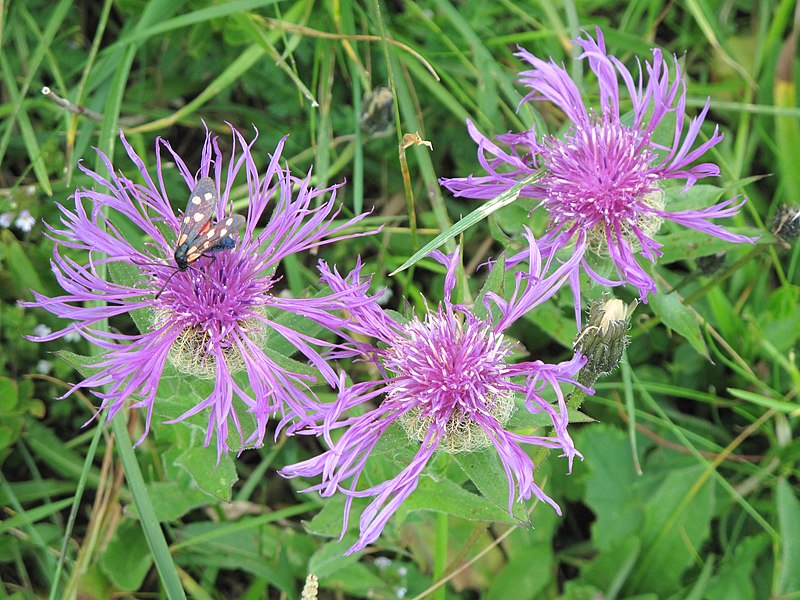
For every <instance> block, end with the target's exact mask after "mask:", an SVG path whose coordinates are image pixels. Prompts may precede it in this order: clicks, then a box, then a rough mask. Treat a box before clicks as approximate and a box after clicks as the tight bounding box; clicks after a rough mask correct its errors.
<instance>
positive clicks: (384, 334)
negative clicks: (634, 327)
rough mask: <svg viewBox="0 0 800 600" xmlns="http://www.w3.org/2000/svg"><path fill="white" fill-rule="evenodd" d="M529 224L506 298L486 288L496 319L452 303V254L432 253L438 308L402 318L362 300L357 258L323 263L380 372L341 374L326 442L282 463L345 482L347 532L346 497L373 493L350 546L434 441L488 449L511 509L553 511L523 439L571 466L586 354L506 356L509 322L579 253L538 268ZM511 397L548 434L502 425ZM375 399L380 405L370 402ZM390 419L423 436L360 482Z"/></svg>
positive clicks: (403, 488)
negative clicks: (410, 452)
mask: <svg viewBox="0 0 800 600" xmlns="http://www.w3.org/2000/svg"><path fill="white" fill-rule="evenodd" d="M528 235H529V236H530V237H529V241H530V242H531V243H530V252H529V256H528V258H529V270H528V272H525V273H523V272H521V271H520V272H518V273H517V275H516V286H515V289H514V291H513V293H512V295H511V299H510V300H508V301H506V300H504V299H502V298H501V297H499V296H497V295H495V294H493V293H487V294H486V298H485V304H486V307H487V308H489V307H490V306H491V305H492V304H493V305H494V307H495V308H496V309H498V310H497V313H498V316H497V317H496V318H492V317H491V316H488V317H485V318H484V317H479V316H476V315H475V314H474V313H473V312H472V311H470V309H469V308H468V307H467V306H465V305H461V304H454V303H453V302H452V300H451V295H452V292H453V289H454V287H455V283H456V282H455V270H456V266H457V264H458V258H457V253H456V254H454V255H452V256H450V257H444V255H442V254H441V253H438V252H437V253H434V256H435V257H436V258H437V259H438V260H440V261H441V262H443V263H444V264H445V265H446V266H447V275H446V278H445V285H444V301H443V302H442V303H441V304H440V305H439V306H438V307H437V308H435V309H434V308H430V307H429V308H428V311H427V315H426V316H425V317H424V318H420V317H417V316H412V318H411V319H410V321H408V322H407V323H399V322H397V321H396V320H395V319H394V318H393V317H392V316H390V314H389V313H387V312H385V311H384V310H383V309H382V308H380V306H379V305H378V304H377V302H372V303H370V304H364V303H362V302H359V300H358V299H359V298H360V297H362V296H363V295H365V293H366V288H367V287H368V286H369V281H367V280H362V279H361V277H360V269H361V267H360V265H359V266H357V267H356V269H355V270H354V271H353V272H352V273H351V274H350V275H349V276H347V277H342V276H340V275H339V273H338V272H336V271H335V270H333V271H331V270H330V269H328V268H327V267H326V266H325V265H323V266H322V271H323V281H324V282H326V283H327V284H328V285H329V286H330V287H331V289H332V290H333V292H334V293H335V294H339V295H342V294H346V293H347V291H348V290H352V293H353V301H352V305H353V309H352V311H351V312H352V320H351V322H350V324H348V327H349V328H350V329H351V330H352V331H353V332H354V333H357V334H360V335H361V336H370V337H371V338H373V339H374V340H375V343H374V344H372V343H367V342H356V348H357V350H356V351H355V352H356V353H358V354H359V355H361V356H364V357H367V358H368V360H370V361H373V362H374V363H375V364H376V366H377V368H378V371H379V373H380V377H379V379H378V380H377V381H365V382H358V383H355V384H353V385H350V386H346V385H345V383H344V375H342V384H341V386H340V392H339V396H338V399H337V400H336V401H335V402H333V403H331V404H328V405H325V407H324V409H323V410H322V411H321V413H320V417H319V420H320V424H319V425H318V426H317V427H316V428H314V429H313V430H312V433H316V434H318V435H319V434H321V435H322V437H323V439H324V440H325V443H326V444H327V446H328V448H329V449H328V450H327V451H326V452H324V453H323V454H321V455H320V456H317V457H315V458H312V459H309V460H306V461H304V462H301V463H298V464H295V465H290V466H287V467H285V468H284V469H283V470H282V471H281V472H282V474H283V475H285V476H287V477H316V476H319V475H321V476H322V482H321V483H319V484H317V485H314V486H313V487H310V488H308V490H306V491H311V490H316V491H319V492H320V494H321V495H322V496H332V495H334V494H335V493H336V492H341V493H342V494H344V495H345V496H346V504H345V517H344V523H343V529H342V534H343V535H344V532H345V531H346V529H347V524H348V519H349V513H350V510H351V504H352V501H353V498H357V497H367V498H373V500H372V502H371V503H370V504H369V505H368V506H367V507H366V509H365V510H364V512H363V513H362V514H361V518H360V536H359V539H358V541H357V542H356V543H355V544H354V545H353V546H352V547H351V548H350V549H349V550H348V553H351V552H355V551H358V550H361V549H363V548H364V547H365V546H366V545H368V544H370V543H372V542H374V541H375V540H376V539H377V538H378V536H379V535H380V534H381V531H382V530H383V528H384V526H385V525H386V523H387V521H388V520H389V518H390V517H391V516H392V515H393V514H394V513H395V511H396V510H397V509H398V507H399V506H400V505H401V504H402V503H403V501H404V500H405V499H406V498H407V497H408V496H409V494H411V493H412V492H413V491H414V489H415V488H416V486H417V483H418V481H419V477H420V474H421V473H422V471H423V469H424V468H425V466H426V464H427V463H428V461H429V460H430V459H431V456H432V455H433V454H434V452H436V450H437V449H439V450H443V451H446V452H450V453H456V452H464V451H472V450H479V449H483V448H488V447H492V448H494V450H495V451H496V452H497V453H498V456H499V457H500V460H501V462H502V465H503V468H504V469H505V472H506V475H507V477H508V491H509V498H508V501H509V511H511V510H512V508H513V503H514V502H515V501H522V500H526V499H528V498H530V497H531V495H533V496H535V497H536V498H539V499H540V500H543V501H545V502H547V503H548V504H550V505H552V506H553V507H555V509H556V510H557V511H559V508H558V506H557V505H556V504H555V502H554V501H553V500H552V499H550V498H549V497H548V496H547V495H546V494H545V493H544V492H543V491H542V490H541V489H540V488H539V487H538V486H537V485H536V483H534V480H533V470H534V465H533V462H532V460H531V459H530V457H529V456H528V454H526V453H525V451H524V450H523V448H522V447H521V446H520V445H524V444H532V445H536V446H543V447H547V448H558V449H560V450H561V451H562V452H563V455H564V456H566V457H567V458H568V460H569V465H570V468H571V465H572V459H573V457H574V456H575V455H576V454H578V453H577V451H576V450H575V447H574V445H573V443H572V439H571V438H570V436H569V434H568V433H567V425H568V416H567V409H566V405H565V401H564V397H563V395H562V392H561V389H560V384H562V383H574V381H573V379H572V378H573V376H574V375H575V374H576V373H577V372H578V371H579V370H580V368H581V366H582V365H583V363H584V361H585V359H583V357H581V356H580V355H577V354H576V355H575V356H574V357H573V358H572V359H571V360H569V361H567V362H562V363H560V364H546V363H544V362H542V361H539V360H533V361H524V362H513V361H512V360H511V354H512V348H511V344H510V342H509V341H508V340H507V339H506V338H505V336H504V332H505V331H506V330H507V329H508V328H509V327H510V326H511V325H512V324H513V323H514V322H516V321H517V320H518V319H519V318H520V317H521V316H522V315H523V314H525V313H526V312H527V311H529V310H531V309H533V308H534V307H536V306H538V305H539V304H541V303H542V302H544V301H545V300H547V299H548V298H550V297H551V296H552V295H553V294H554V293H555V292H556V290H557V289H558V288H559V287H560V286H561V285H562V284H563V283H564V281H565V280H566V278H567V277H569V274H570V272H571V270H573V269H574V268H575V263H576V262H577V260H578V259H577V258H575V259H573V260H571V261H568V262H567V263H565V264H563V265H560V266H559V268H558V269H556V270H555V271H554V272H553V273H552V274H550V275H545V273H546V272H547V270H548V268H549V265H550V261H547V264H542V261H541V257H540V255H539V252H538V250H537V248H536V246H535V244H534V243H533V236H532V235H531V234H530V232H528ZM490 312H491V311H490ZM354 337H357V336H354ZM359 339H363V337H361V338H359ZM346 352H347V350H345V351H340V352H339V354H340V355H341V354H343V353H346ZM548 387H550V388H552V389H553V390H554V392H555V395H556V397H557V399H558V400H557V403H556V405H555V406H554V405H551V404H550V403H548V402H547V401H546V400H545V399H544V398H543V397H542V392H543V390H544V389H545V388H548ZM518 398H520V399H521V400H520V402H524V406H525V409H527V410H528V411H530V412H531V413H543V414H545V415H547V416H548V417H549V419H548V421H549V422H550V423H552V426H553V428H554V433H553V435H552V436H549V437H546V436H534V435H524V434H520V433H514V432H512V431H508V430H507V429H506V424H507V423H508V421H509V419H510V417H511V416H512V413H513V412H514V410H515V408H516V406H517V399H518ZM379 399H380V400H379ZM376 401H379V404H378V406H377V407H374V408H370V407H371V406H372V404H373V402H376ZM354 409H355V410H354ZM351 411H353V412H351ZM364 411H365V412H364ZM394 423H397V424H398V425H399V426H400V427H402V428H403V429H404V430H405V433H406V435H407V436H408V437H409V439H410V440H411V441H412V442H413V443H414V444H419V449H418V450H417V452H416V455H415V456H414V458H413V460H411V462H410V463H409V464H408V466H406V467H405V468H403V469H402V470H401V471H400V472H399V473H397V475H396V476H395V477H393V478H391V479H388V480H387V481H383V482H381V483H377V484H376V485H372V486H370V487H366V488H361V489H359V487H358V483H359V478H360V477H361V473H362V470H363V469H364V465H365V463H366V461H367V459H368V458H369V456H370V453H371V452H372V450H373V449H374V448H375V446H376V444H377V443H378V441H379V440H380V439H381V436H382V435H383V434H384V433H385V432H386V430H387V428H389V427H390V426H392V425H393V424H394ZM337 430H343V431H342V432H341V435H340V436H339V437H336V436H335V435H334V432H336V431H337ZM559 514H560V512H559Z"/></svg>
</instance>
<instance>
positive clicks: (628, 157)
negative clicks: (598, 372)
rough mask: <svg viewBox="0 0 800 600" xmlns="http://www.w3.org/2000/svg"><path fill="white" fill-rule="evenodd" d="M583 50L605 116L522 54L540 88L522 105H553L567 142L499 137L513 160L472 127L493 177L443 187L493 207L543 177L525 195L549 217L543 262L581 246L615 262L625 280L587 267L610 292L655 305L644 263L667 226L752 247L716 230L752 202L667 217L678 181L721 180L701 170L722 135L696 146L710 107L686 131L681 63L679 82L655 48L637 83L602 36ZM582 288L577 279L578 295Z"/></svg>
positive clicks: (528, 77) (711, 170)
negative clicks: (621, 289) (635, 292)
mask: <svg viewBox="0 0 800 600" xmlns="http://www.w3.org/2000/svg"><path fill="white" fill-rule="evenodd" d="M575 42H576V43H577V44H578V45H579V46H580V47H581V48H582V49H583V53H582V54H581V55H580V57H579V58H581V59H585V60H587V61H588V63H589V67H590V68H591V70H592V72H593V73H594V74H595V76H596V77H597V80H598V86H599V97H600V107H599V111H597V112H596V111H595V110H593V109H590V108H587V106H586V103H585V101H584V99H583V97H582V96H581V93H580V90H579V88H578V86H577V85H576V84H575V82H574V81H573V80H572V79H571V78H570V76H569V74H568V73H567V71H566V69H564V68H563V67H561V66H558V65H556V64H555V62H553V60H552V59H551V60H550V61H544V60H541V59H539V58H537V57H536V56H534V55H532V54H530V53H529V52H526V51H525V50H520V52H518V53H517V56H519V57H520V58H521V59H523V60H525V61H527V62H528V63H530V64H531V66H532V67H533V68H532V69H530V70H527V71H523V72H522V73H521V75H520V80H521V81H522V83H524V84H525V85H527V86H528V87H529V88H530V89H531V91H530V92H529V93H528V94H527V95H526V96H525V98H524V99H523V101H528V100H549V101H551V102H553V103H554V104H555V105H556V106H557V107H558V108H560V109H561V110H562V111H563V112H564V114H565V115H566V117H567V119H568V120H569V122H570V126H569V129H568V131H567V133H566V134H565V136H564V137H563V138H556V137H553V136H548V135H544V136H541V135H537V133H536V132H535V131H534V130H533V129H531V130H530V131H525V132H522V133H517V134H513V133H512V134H506V135H500V136H498V137H497V140H498V141H499V142H500V144H502V145H506V146H508V148H509V149H508V151H506V150H504V149H502V148H501V145H498V144H495V143H494V142H492V141H491V140H489V139H488V138H486V137H485V136H483V135H482V134H481V133H480V132H478V130H477V129H476V128H475V127H474V125H473V124H472V123H471V122H468V123H467V126H468V128H469V132H470V135H471V136H472V138H473V140H475V142H476V143H477V144H478V149H479V160H480V163H481V165H482V166H483V167H484V169H486V171H487V175H483V176H478V177H474V176H469V177H466V178H460V179H444V180H442V184H443V185H444V186H445V187H447V188H448V189H449V190H450V191H452V192H454V193H455V195H456V196H463V197H467V198H492V197H494V196H497V195H498V194H500V193H502V192H504V191H506V190H508V189H509V188H510V187H512V186H513V185H515V184H516V183H517V182H518V181H519V180H520V179H522V178H523V177H526V176H528V175H531V174H533V173H535V172H536V171H537V170H538V169H539V168H544V175H543V176H542V178H541V179H539V180H538V181H536V182H535V183H534V184H532V185H529V186H526V187H525V188H523V190H522V192H521V195H522V196H526V197H531V198H537V199H539V200H540V201H541V203H540V206H541V207H543V208H544V209H545V210H546V211H547V214H548V217H549V226H548V230H547V232H546V233H545V235H543V236H541V237H540V238H539V239H538V241H537V243H538V244H539V247H540V249H541V251H542V253H543V254H544V255H546V256H549V255H551V254H553V253H555V252H557V251H558V250H559V249H561V248H563V247H565V246H567V245H570V244H574V245H575V252H578V253H580V254H581V255H584V254H585V252H586V251H587V250H589V251H592V252H594V253H595V254H600V255H602V256H605V257H610V259H611V261H612V263H613V266H614V267H615V269H616V271H617V274H618V276H619V280H618V281H613V280H609V279H606V278H604V277H601V276H600V275H599V274H597V273H596V272H594V271H593V270H592V269H591V268H590V266H589V265H588V263H587V261H586V260H585V259H584V260H583V261H582V266H583V268H584V269H586V270H587V272H588V273H589V275H590V276H591V277H592V278H593V279H595V280H596V281H598V282H600V283H602V284H605V285H619V284H621V283H626V284H630V285H633V286H635V287H637V288H638V289H639V293H640V295H641V298H642V300H644V301H646V299H647V295H648V293H649V292H654V291H655V289H656V288H655V283H654V281H653V279H652V277H650V275H648V274H647V273H646V272H645V271H644V269H643V268H642V267H641V266H640V265H639V264H638V262H637V260H636V255H637V254H639V255H641V256H644V257H646V258H648V259H650V260H651V261H655V260H656V258H657V257H658V256H660V254H661V252H660V251H659V248H660V246H661V244H660V243H658V242H657V241H655V240H654V239H653V236H654V235H655V234H656V233H657V232H658V230H659V228H660V227H661V224H662V222H663V220H664V219H668V220H671V221H674V222H675V223H679V224H681V225H684V226H686V227H690V228H693V229H697V230H699V231H703V232H705V233H708V234H710V235H714V236H716V237H719V238H722V239H725V240H728V241H731V242H743V241H752V240H751V238H747V237H745V236H741V235H736V234H733V233H730V232H727V231H725V230H724V229H722V228H721V227H720V226H718V225H715V224H713V223H711V222H710V221H709V219H714V218H720V217H730V216H732V215H735V214H737V212H738V209H739V208H740V207H741V206H742V204H743V203H744V202H745V200H741V201H739V202H737V199H736V198H733V199H730V200H726V201H724V202H721V203H719V204H717V205H715V206H712V207H709V208H705V209H702V210H685V211H676V212H669V211H666V210H665V205H666V195H665V193H664V189H665V184H666V183H667V182H668V181H669V180H682V181H684V182H685V184H684V191H685V190H686V189H688V188H689V187H691V186H692V185H693V184H694V183H695V181H697V180H698V179H700V178H703V177H712V176H718V175H719V168H718V167H717V166H716V165H714V164H712V163H709V162H703V163H699V164H698V163H697V161H699V160H701V159H702V158H703V156H704V155H705V153H706V152H708V150H710V149H711V148H712V147H713V146H715V145H716V144H718V143H719V142H720V141H721V140H722V137H723V136H722V134H721V133H719V129H718V128H717V127H715V128H714V132H713V134H712V135H711V137H710V138H709V139H708V140H706V141H704V142H702V143H700V144H699V145H698V144H696V142H697V140H698V137H699V134H700V129H701V126H702V125H703V122H704V120H705V118H706V115H707V113H708V108H709V103H708V102H706V105H705V107H704V108H703V110H702V111H701V112H700V114H699V115H698V116H696V117H694V118H693V119H691V121H689V122H688V123H687V115H686V87H685V84H684V83H683V80H682V74H681V68H680V65H679V64H678V60H677V58H676V57H674V56H673V60H672V69H673V73H672V74H671V73H670V67H669V63H668V61H667V60H665V58H664V56H663V55H662V53H661V51H660V50H658V49H654V50H653V60H652V62H651V63H647V62H646V63H645V65H644V68H643V69H642V68H641V67H640V69H639V73H638V76H637V75H634V74H633V73H631V72H630V71H629V70H628V69H627V68H626V67H625V66H624V65H623V64H622V62H620V61H619V59H617V58H616V57H614V56H611V55H609V54H608V53H607V52H606V48H605V42H604V40H603V35H602V33H601V32H600V30H599V29H598V30H597V40H596V41H595V40H594V39H592V38H591V37H590V36H588V35H586V36H585V37H581V38H578V39H577V40H576V41H575ZM620 80H622V83H623V85H622V86H620ZM622 94H627V96H628V97H629V99H630V102H631V104H632V113H633V114H632V115H631V116H630V118H628V117H627V116H626V117H623V115H622V114H621V105H622V102H621V98H620V96H621V95H622ZM670 127H671V131H669V135H668V138H669V141H668V142H667V144H666V145H665V144H664V143H662V142H661V140H660V138H659V139H658V141H657V139H656V138H657V137H658V136H657V135H656V130H657V128H658V129H659V133H660V132H662V131H663V130H665V129H668V128H670ZM695 146H696V147H695ZM576 284H577V279H575V280H573V287H574V286H575V285H576ZM577 296H578V294H576V303H578V302H579V299H578V297H577Z"/></svg>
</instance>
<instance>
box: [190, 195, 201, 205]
mask: <svg viewBox="0 0 800 600" xmlns="http://www.w3.org/2000/svg"><path fill="white" fill-rule="evenodd" d="M201 202H202V200H200V196H195V197H194V198H192V204H200V203H201Z"/></svg>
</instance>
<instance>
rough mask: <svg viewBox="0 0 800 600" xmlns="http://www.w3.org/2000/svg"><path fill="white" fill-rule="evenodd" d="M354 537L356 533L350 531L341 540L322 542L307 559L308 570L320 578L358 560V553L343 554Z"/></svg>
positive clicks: (354, 540)
mask: <svg viewBox="0 0 800 600" xmlns="http://www.w3.org/2000/svg"><path fill="white" fill-rule="evenodd" d="M356 539H357V536H356V534H353V533H350V534H348V535H346V536H345V537H344V538H342V539H341V540H336V541H333V542H328V543H326V544H323V545H322V547H321V548H320V549H319V550H317V551H316V552H315V553H314V554H313V556H312V557H311V560H309V561H308V572H309V573H314V575H316V576H317V577H319V578H320V579H322V578H325V577H329V576H331V575H333V574H334V573H337V572H338V571H340V570H341V569H344V568H346V567H348V566H350V565H351V564H353V563H356V562H358V559H359V558H360V556H359V554H358V553H354V554H350V555H349V556H345V555H344V553H345V552H347V549H348V548H349V547H350V546H352V545H353V544H355V543H356Z"/></svg>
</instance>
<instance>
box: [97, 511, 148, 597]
mask: <svg viewBox="0 0 800 600" xmlns="http://www.w3.org/2000/svg"><path fill="white" fill-rule="evenodd" d="M152 566H153V557H152V555H151V554H150V547H149V546H148V545H147V540H146V539H145V537H144V533H143V532H142V526H141V525H140V523H139V522H138V521H133V520H131V519H126V520H124V521H122V523H120V524H119V525H118V526H117V528H116V530H115V531H114V537H112V538H111V541H110V542H109V544H108V546H107V547H106V549H105V551H104V552H103V553H102V554H101V555H100V567H101V568H102V570H103V572H104V573H105V574H106V575H107V576H108V578H109V579H111V581H112V582H113V583H114V585H115V586H117V587H118V588H120V589H122V590H125V591H126V592H134V591H136V590H138V589H139V588H140V587H141V586H142V583H143V582H144V578H145V577H146V576H147V574H148V573H149V572H150V569H151V568H152Z"/></svg>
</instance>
